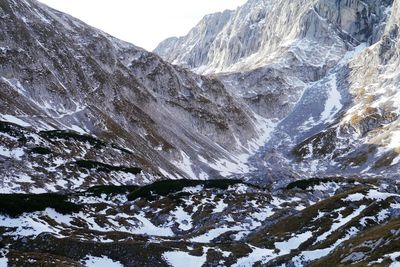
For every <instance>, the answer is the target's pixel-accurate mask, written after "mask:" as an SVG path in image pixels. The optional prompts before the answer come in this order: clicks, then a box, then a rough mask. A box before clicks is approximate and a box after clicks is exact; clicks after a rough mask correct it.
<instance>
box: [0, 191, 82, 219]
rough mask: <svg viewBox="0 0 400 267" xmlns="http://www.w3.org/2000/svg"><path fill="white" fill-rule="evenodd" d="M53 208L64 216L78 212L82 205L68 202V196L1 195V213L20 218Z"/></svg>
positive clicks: (51, 194)
mask: <svg viewBox="0 0 400 267" xmlns="http://www.w3.org/2000/svg"><path fill="white" fill-rule="evenodd" d="M46 208H53V209H55V210H56V211H57V212H59V213H62V214H69V213H72V212H78V211H79V210H80V208H81V207H80V205H77V204H74V203H71V202H69V201H68V196H66V195H60V194H54V193H47V194H0V213H1V214H6V215H9V216H11V217H18V216H19V215H21V214H23V213H24V212H35V211H43V210H45V209H46Z"/></svg>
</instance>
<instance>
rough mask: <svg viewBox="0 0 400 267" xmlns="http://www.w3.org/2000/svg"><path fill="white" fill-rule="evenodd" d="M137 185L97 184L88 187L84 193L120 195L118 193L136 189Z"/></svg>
mask: <svg viewBox="0 0 400 267" xmlns="http://www.w3.org/2000/svg"><path fill="white" fill-rule="evenodd" d="M138 188H139V186H136V185H121V186H117V185H99V186H93V187H91V188H89V189H88V190H87V191H86V193H89V194H91V195H94V196H101V195H102V194H106V195H108V196H109V195H120V194H127V193H129V192H132V191H134V190H136V189H138Z"/></svg>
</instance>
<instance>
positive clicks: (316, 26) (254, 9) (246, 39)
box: [155, 0, 392, 73]
mask: <svg viewBox="0 0 400 267" xmlns="http://www.w3.org/2000/svg"><path fill="white" fill-rule="evenodd" d="M391 2H392V1H358V0H357V1H339V0H338V1H329V0H326V1H325V0H313V1H296V2H293V1H286V0H285V1H277V0H274V1H267V0H251V1H248V2H247V3H246V4H245V5H243V6H242V7H240V8H238V9H237V10H236V11H232V12H231V13H227V12H225V13H220V14H213V15H210V16H207V17H205V18H204V19H203V21H202V22H201V23H199V24H198V25H197V26H196V27H194V28H193V30H192V31H190V32H189V34H188V35H187V36H185V37H181V38H179V39H174V40H175V41H174V42H173V43H171V39H169V40H167V41H166V42H162V43H161V44H160V45H159V46H158V47H157V48H156V49H155V52H156V53H157V54H159V55H160V56H161V57H163V58H165V59H166V60H168V61H170V62H173V63H174V64H179V65H183V66H189V67H190V68H192V69H194V70H196V71H197V72H200V73H215V72H232V71H234V72H235V71H244V70H246V71H248V70H252V69H256V68H257V67H261V66H264V65H266V64H267V63H269V62H270V61H271V59H273V58H276V57H282V53H284V52H285V50H287V49H288V48H289V49H290V48H291V47H293V44H299V43H300V44H301V43H302V42H301V40H303V43H302V44H303V45H306V44H305V43H304V41H306V40H307V41H309V42H311V43H308V44H307V45H308V49H313V50H314V51H317V49H318V47H316V46H319V47H321V46H324V45H327V46H329V47H331V48H333V47H336V51H331V52H332V53H331V55H330V57H331V58H332V57H333V56H334V54H338V53H340V50H341V49H342V52H343V50H347V49H348V47H347V48H346V47H343V46H344V45H346V44H352V45H358V44H359V43H361V42H368V43H374V42H376V41H377V40H378V39H379V37H380V35H381V34H382V31H383V26H384V25H383V24H384V22H385V21H386V14H385V11H386V10H387V8H390V6H391ZM226 14H231V15H230V19H227V15H226ZM216 16H218V17H219V18H220V19H219V21H220V22H219V23H218V24H217V26H216V27H212V30H210V27H209V25H212V21H214V20H215V17H216ZM207 22H209V23H207ZM222 23H224V24H225V25H223V27H221V24H222ZM216 31H219V33H218V34H215V32H216ZM193 36H197V39H196V41H194V40H193ZM312 41H316V42H317V43H318V44H313V43H312ZM210 42H211V43H212V44H211V45H210V44H209V43H210ZM314 46H315V47H314ZM199 47H202V49H199ZM325 51H326V50H325ZM204 53H207V55H208V57H207V61H205V60H204V56H203V55H204ZM314 53H315V52H314ZM314 56H319V55H318V54H316V55H314ZM339 56H340V55H339ZM309 58H310V59H311V58H312V56H309ZM319 62H322V60H319Z"/></svg>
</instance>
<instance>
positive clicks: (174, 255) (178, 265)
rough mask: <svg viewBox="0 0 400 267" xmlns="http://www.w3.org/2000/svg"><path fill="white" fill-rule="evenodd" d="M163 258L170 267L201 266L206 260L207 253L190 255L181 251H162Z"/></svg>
mask: <svg viewBox="0 0 400 267" xmlns="http://www.w3.org/2000/svg"><path fill="white" fill-rule="evenodd" d="M163 258H164V259H165V260H166V261H167V262H168V263H169V264H171V266H172V267H188V266H190V267H201V266H202V265H203V264H204V263H205V262H206V260H207V255H206V254H205V255H203V256H192V255H189V253H187V252H183V251H168V252H164V253H163Z"/></svg>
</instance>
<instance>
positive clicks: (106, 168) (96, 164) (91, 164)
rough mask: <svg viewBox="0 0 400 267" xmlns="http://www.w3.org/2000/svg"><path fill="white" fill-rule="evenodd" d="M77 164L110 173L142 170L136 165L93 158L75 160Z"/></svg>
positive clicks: (137, 172)
mask: <svg viewBox="0 0 400 267" xmlns="http://www.w3.org/2000/svg"><path fill="white" fill-rule="evenodd" d="M75 164H76V165H77V166H78V167H80V168H85V169H96V170H97V171H101V172H105V173H110V172H112V171H121V172H126V173H132V174H139V173H140V172H141V171H142V169H140V168H136V167H126V166H113V165H109V164H105V163H102V162H98V161H92V160H78V161H76V162H75Z"/></svg>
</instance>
